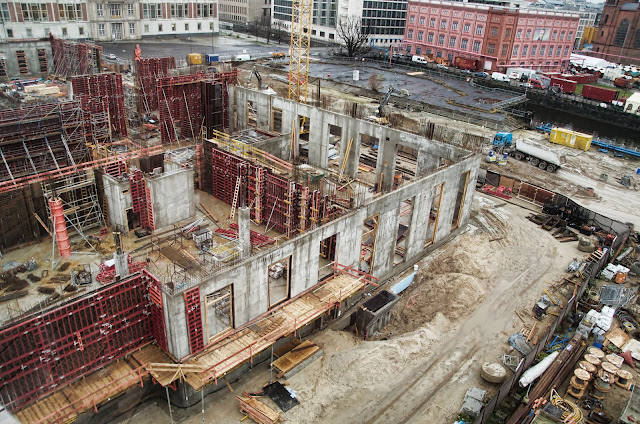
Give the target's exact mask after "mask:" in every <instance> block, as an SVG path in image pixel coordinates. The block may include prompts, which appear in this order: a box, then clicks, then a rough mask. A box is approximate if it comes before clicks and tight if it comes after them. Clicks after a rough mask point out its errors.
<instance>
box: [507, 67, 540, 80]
mask: <svg viewBox="0 0 640 424" xmlns="http://www.w3.org/2000/svg"><path fill="white" fill-rule="evenodd" d="M507 75H509V77H510V78H514V79H521V78H522V76H523V75H525V76H526V77H527V78H528V79H532V78H536V71H534V70H533V69H527V68H507Z"/></svg>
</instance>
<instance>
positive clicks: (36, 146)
mask: <svg viewBox="0 0 640 424" xmlns="http://www.w3.org/2000/svg"><path fill="white" fill-rule="evenodd" d="M84 125H85V120H84V114H83V113H82V108H81V103H80V102H78V101H73V102H62V103H49V104H44V105H37V106H33V107H30V108H20V109H9V110H4V111H0V134H1V135H0V160H1V163H0V181H15V180H16V179H20V178H21V177H25V176H29V175H34V174H39V173H43V172H47V171H50V170H53V169H60V168H63V167H66V166H73V165H76V164H78V163H82V162H86V161H90V160H91V152H90V150H89V149H88V148H87V146H86V138H85V133H84V129H83V127H84Z"/></svg>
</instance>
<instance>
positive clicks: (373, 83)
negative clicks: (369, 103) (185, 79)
mask: <svg viewBox="0 0 640 424" xmlns="http://www.w3.org/2000/svg"><path fill="white" fill-rule="evenodd" d="M382 79H383V77H382V75H378V74H373V75H371V76H370V77H369V88H370V89H372V90H373V91H375V92H376V93H379V92H380V90H381V89H382Z"/></svg>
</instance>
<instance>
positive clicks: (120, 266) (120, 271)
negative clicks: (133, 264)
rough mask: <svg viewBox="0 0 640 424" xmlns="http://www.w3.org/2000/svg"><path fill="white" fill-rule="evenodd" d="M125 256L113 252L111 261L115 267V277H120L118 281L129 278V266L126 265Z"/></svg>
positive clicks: (124, 254)
mask: <svg viewBox="0 0 640 424" xmlns="http://www.w3.org/2000/svg"><path fill="white" fill-rule="evenodd" d="M127 256H128V255H127V254H126V253H118V252H113V261H114V262H115V266H116V275H117V276H118V277H120V279H122V278H125V277H128V276H129V264H128V263H127Z"/></svg>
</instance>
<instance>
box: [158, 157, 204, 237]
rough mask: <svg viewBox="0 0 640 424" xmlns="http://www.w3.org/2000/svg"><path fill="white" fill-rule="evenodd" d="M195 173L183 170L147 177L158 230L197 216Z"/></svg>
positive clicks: (188, 169) (187, 169) (186, 169)
mask: <svg viewBox="0 0 640 424" xmlns="http://www.w3.org/2000/svg"><path fill="white" fill-rule="evenodd" d="M193 178H194V171H193V169H190V168H181V169H178V170H173V171H166V172H164V173H163V174H160V175H158V176H148V177H146V180H147V186H148V187H149V190H150V192H151V201H152V203H153V217H154V220H155V225H156V229H160V228H162V227H166V226H167V225H171V224H173V223H174V222H178V221H182V220H183V219H187V218H190V217H192V216H194V215H195V213H196V209H195V196H194V192H193V190H194V188H193Z"/></svg>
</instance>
